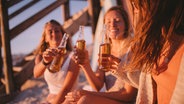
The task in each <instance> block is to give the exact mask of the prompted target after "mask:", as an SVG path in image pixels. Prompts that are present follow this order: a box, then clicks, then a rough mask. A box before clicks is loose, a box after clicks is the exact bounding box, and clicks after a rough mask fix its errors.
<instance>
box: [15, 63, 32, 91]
mask: <svg viewBox="0 0 184 104" xmlns="http://www.w3.org/2000/svg"><path fill="white" fill-rule="evenodd" d="M33 68H34V59H33V60H31V61H29V62H27V63H26V64H25V65H24V66H23V67H22V71H21V72H19V73H16V74H15V84H16V88H17V89H20V87H21V86H22V84H24V83H25V82H26V81H27V80H28V79H29V78H31V77H32V75H33Z"/></svg>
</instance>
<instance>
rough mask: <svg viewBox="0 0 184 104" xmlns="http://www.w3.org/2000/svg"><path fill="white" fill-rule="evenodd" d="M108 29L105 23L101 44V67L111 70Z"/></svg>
mask: <svg viewBox="0 0 184 104" xmlns="http://www.w3.org/2000/svg"><path fill="white" fill-rule="evenodd" d="M107 30H108V29H107V27H106V25H105V24H104V25H103V29H102V32H101V35H102V42H101V44H100V46H99V69H101V70H103V71H109V69H110V62H109V56H110V54H111V45H110V40H109V34H108V31H107Z"/></svg>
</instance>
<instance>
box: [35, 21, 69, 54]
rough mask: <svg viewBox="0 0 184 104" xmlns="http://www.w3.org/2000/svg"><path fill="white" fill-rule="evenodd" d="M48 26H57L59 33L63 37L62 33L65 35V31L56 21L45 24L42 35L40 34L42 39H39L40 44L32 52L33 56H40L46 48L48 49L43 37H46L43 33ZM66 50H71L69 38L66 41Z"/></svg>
mask: <svg viewBox="0 0 184 104" xmlns="http://www.w3.org/2000/svg"><path fill="white" fill-rule="evenodd" d="M49 24H53V25H57V26H59V27H60V30H61V33H62V34H63V35H64V33H66V32H65V30H64V29H63V27H62V26H61V24H60V23H59V22H57V21H56V20H53V19H52V20H50V21H49V22H47V23H45V26H44V29H43V33H42V37H41V40H40V44H39V46H38V48H37V49H36V51H35V52H34V53H35V54H42V53H43V52H44V51H45V50H46V49H47V48H49V44H48V43H47V42H46V41H45V36H46V33H45V31H46V30H45V29H46V27H47V25H49ZM66 49H67V50H68V51H71V50H72V45H71V41H70V38H69V39H68V40H67V44H66Z"/></svg>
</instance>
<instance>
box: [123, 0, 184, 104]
mask: <svg viewBox="0 0 184 104" xmlns="http://www.w3.org/2000/svg"><path fill="white" fill-rule="evenodd" d="M131 2H132V4H134V5H133V7H134V8H136V9H137V10H138V11H139V21H138V22H137V24H136V28H135V39H134V40H133V44H134V46H133V48H132V50H133V54H132V58H131V60H130V64H127V66H125V68H128V69H129V70H134V69H141V70H142V73H141V78H142V80H140V86H141V87H142V89H141V90H139V92H138V96H139V97H142V98H143V97H145V98H147V99H148V101H151V100H153V99H154V98H155V97H149V95H150V94H149V95H146V96H144V95H142V94H145V93H142V92H144V91H146V90H145V89H146V88H145V86H147V87H149V88H150V89H149V90H151V88H154V87H155V85H154V84H153V83H154V82H155V84H156V90H157V91H155V92H157V93H155V94H154V95H156V94H157V97H156V98H157V101H158V104H169V103H174V104H183V103H184V99H183V95H184V93H183V92H184V91H183V89H184V84H183V71H184V68H183V64H184V61H183V60H184V1H183V0H175V1H173V0H131ZM148 75H152V77H151V80H150V82H153V83H149V81H147V82H145V78H144V76H148ZM152 78H153V80H152ZM146 80H147V79H146ZM143 90H144V91H143ZM152 90H153V89H152ZM141 93H142V94H141ZM150 98H152V99H150ZM148 101H147V102H148ZM137 102H139V103H141V98H138V99H137Z"/></svg>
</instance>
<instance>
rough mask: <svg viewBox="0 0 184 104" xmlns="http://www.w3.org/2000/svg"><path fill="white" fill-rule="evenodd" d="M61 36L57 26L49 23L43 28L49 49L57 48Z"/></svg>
mask: <svg viewBox="0 0 184 104" xmlns="http://www.w3.org/2000/svg"><path fill="white" fill-rule="evenodd" d="M62 36H63V34H62V32H61V28H60V26H59V25H56V24H51V23H50V24H47V26H46V27H45V41H46V42H47V43H48V44H49V46H50V47H57V46H58V45H59V44H60V42H61V39H62Z"/></svg>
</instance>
